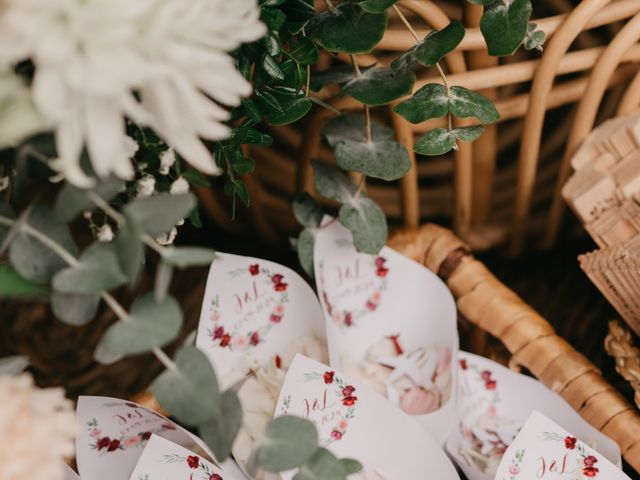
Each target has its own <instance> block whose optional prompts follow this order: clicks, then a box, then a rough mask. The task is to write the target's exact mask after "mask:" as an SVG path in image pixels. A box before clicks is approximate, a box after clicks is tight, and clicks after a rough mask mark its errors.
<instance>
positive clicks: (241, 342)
mask: <svg viewBox="0 0 640 480" xmlns="http://www.w3.org/2000/svg"><path fill="white" fill-rule="evenodd" d="M233 346H234V348H237V349H238V350H243V349H245V348H247V346H249V339H248V338H247V337H246V336H244V335H238V336H236V337H235V338H234V339H233Z"/></svg>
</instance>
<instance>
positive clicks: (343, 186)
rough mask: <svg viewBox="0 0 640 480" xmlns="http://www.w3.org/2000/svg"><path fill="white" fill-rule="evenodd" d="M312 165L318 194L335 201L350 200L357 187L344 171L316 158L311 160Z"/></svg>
mask: <svg viewBox="0 0 640 480" xmlns="http://www.w3.org/2000/svg"><path fill="white" fill-rule="evenodd" d="M312 166H313V172H314V176H315V180H316V189H317V190H318V193H319V194H320V195H322V196H323V197H326V198H329V199H331V200H335V201H337V202H348V201H351V199H352V198H353V196H354V195H355V193H356V191H357V190H358V188H357V187H356V186H355V185H354V184H353V182H352V181H351V179H350V178H349V177H348V176H347V175H346V174H345V173H344V172H342V171H340V170H338V169H337V168H331V167H329V166H327V165H325V164H323V163H320V162H318V161H316V160H314V161H313V162H312Z"/></svg>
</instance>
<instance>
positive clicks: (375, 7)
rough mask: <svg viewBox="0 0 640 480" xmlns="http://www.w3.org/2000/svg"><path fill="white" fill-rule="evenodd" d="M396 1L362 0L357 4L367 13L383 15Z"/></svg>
mask: <svg viewBox="0 0 640 480" xmlns="http://www.w3.org/2000/svg"><path fill="white" fill-rule="evenodd" d="M397 2H398V0H364V1H363V2H359V5H360V7H361V8H362V9H363V10H364V11H366V12H369V13H383V12H386V11H387V9H388V8H389V7H391V6H392V5H393V4H395V3H397Z"/></svg>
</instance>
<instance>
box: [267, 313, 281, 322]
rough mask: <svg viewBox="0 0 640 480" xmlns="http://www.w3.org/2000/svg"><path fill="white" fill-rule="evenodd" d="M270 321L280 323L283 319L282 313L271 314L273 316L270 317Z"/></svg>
mask: <svg viewBox="0 0 640 480" xmlns="http://www.w3.org/2000/svg"><path fill="white" fill-rule="evenodd" d="M269 321H270V322H271V323H280V322H281V321H282V315H275V314H273V313H272V314H271V317H269Z"/></svg>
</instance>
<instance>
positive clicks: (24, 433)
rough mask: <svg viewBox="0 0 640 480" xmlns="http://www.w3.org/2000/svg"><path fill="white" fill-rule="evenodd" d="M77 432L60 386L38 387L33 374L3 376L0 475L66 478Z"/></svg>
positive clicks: (20, 479) (7, 478)
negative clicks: (65, 463) (65, 462)
mask: <svg viewBox="0 0 640 480" xmlns="http://www.w3.org/2000/svg"><path fill="white" fill-rule="evenodd" d="M77 431H78V425H77V420H76V415H75V412H74V410H73V404H72V402H71V401H70V400H67V399H66V398H64V391H63V390H62V389H60V388H48V389H39V388H37V387H36V386H34V384H33V379H32V378H31V375H29V374H27V373H24V374H22V375H20V376H17V377H11V376H0V478H2V480H24V479H26V478H42V479H44V478H46V479H47V480H63V479H64V478H65V468H64V460H65V459H66V458H71V457H72V456H73V453H74V437H75V435H76V433H77Z"/></svg>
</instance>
